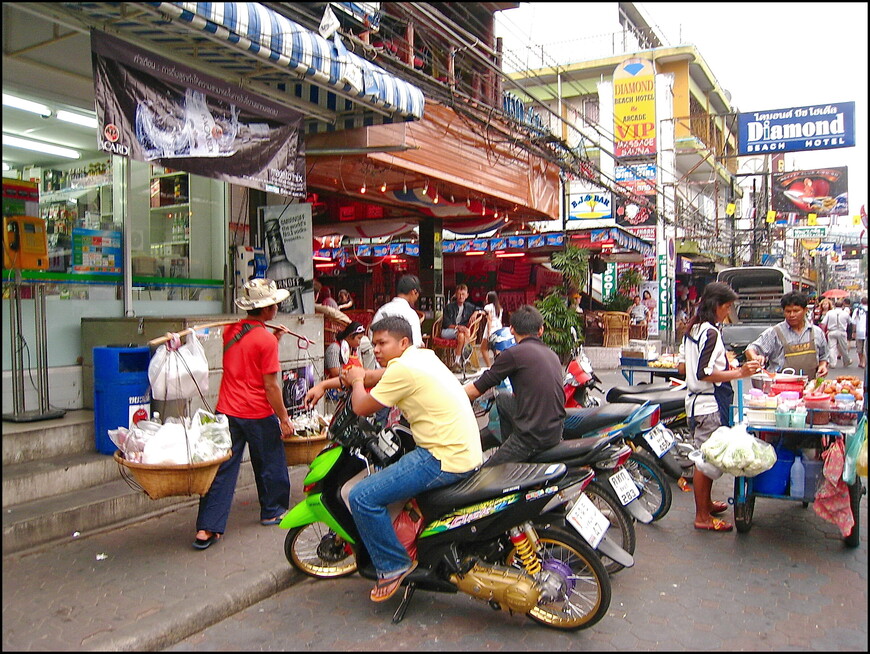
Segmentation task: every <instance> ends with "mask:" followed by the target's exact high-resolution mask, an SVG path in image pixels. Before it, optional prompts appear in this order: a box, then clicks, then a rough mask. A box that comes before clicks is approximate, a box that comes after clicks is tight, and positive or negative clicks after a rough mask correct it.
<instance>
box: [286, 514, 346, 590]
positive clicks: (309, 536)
mask: <svg viewBox="0 0 870 654" xmlns="http://www.w3.org/2000/svg"><path fill="white" fill-rule="evenodd" d="M284 556H286V557H287V560H288V561H289V562H290V565H292V566H293V567H294V568H296V569H297V570H299V571H300V572H303V573H305V574H307V575H308V576H309V577H315V578H317V579H333V578H335V577H346V576H347V575H350V574H353V573H354V572H356V556H355V555H354V553H353V550H352V549H351V548H350V545H349V544H348V543H347V541H345V540H344V539H343V538H341V537H340V536H339V535H338V534H336V533H335V532H334V531H332V530H331V529H330V528H329V527H328V526H327V525H326V524H325V523H323V522H312V523H311V524H307V525H303V526H301V527H294V528H293V529H291V530H290V531H288V532H287V536H286V537H285V538H284Z"/></svg>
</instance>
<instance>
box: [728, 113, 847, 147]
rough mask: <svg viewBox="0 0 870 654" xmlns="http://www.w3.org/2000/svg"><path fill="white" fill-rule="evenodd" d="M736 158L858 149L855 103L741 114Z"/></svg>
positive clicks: (738, 117)
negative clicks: (776, 153)
mask: <svg viewBox="0 0 870 654" xmlns="http://www.w3.org/2000/svg"><path fill="white" fill-rule="evenodd" d="M737 128H738V136H737V138H738V147H737V154H739V155H744V154H756V153H758V152H802V151H805V150H830V149H832V148H849V147H852V146H854V145H855V103H854V102H838V103H835V104H822V105H814V106H810V107H792V108H791V109H775V110H773V111H754V112H751V113H745V114H738V116H737Z"/></svg>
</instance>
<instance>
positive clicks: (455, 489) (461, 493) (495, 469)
mask: <svg viewBox="0 0 870 654" xmlns="http://www.w3.org/2000/svg"><path fill="white" fill-rule="evenodd" d="M566 470H567V468H566V466H565V465H564V464H561V463H558V464H553V463H502V464H501V465H497V466H492V467H491V468H481V469H480V470H478V471H477V472H476V473H474V474H473V475H471V476H470V477H468V478H467V479H463V480H462V481H460V482H459V483H457V484H451V485H450V486H445V487H443V488H436V489H435V490H433V491H429V492H428V493H423V494H422V495H420V496H418V497H417V503H418V504H419V505H420V508H421V509H422V511H423V514H424V515H427V516H433V517H435V516H443V515H444V514H445V513H447V512H449V511H451V510H452V509H455V508H457V507H461V506H468V505H470V504H474V503H476V502H482V501H484V500H489V499H494V498H498V497H501V496H503V495H509V494H511V493H515V492H517V491H521V490H525V489H527V488H534V487H535V486H541V485H543V484H545V483H547V482H548V481H552V480H554V479H559V478H561V477H562V476H563V475H564V474H565V471H566Z"/></svg>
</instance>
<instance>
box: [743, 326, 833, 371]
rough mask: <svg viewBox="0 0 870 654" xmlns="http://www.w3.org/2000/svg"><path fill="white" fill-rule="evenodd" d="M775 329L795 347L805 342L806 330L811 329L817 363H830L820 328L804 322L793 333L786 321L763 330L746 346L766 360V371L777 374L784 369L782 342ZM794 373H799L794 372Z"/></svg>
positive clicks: (825, 340)
mask: <svg viewBox="0 0 870 654" xmlns="http://www.w3.org/2000/svg"><path fill="white" fill-rule="evenodd" d="M776 327H779V328H780V329H781V330H782V333H783V334H785V340H786V343H787V344H788V345H797V344H798V343H803V342H805V341H806V340H807V339H808V335H807V330H809V329H812V330H813V339H814V340H815V343H816V352H817V353H818V356H819V363H821V362H822V361H827V362H828V363H830V359H829V357H828V340H827V338H826V337H825V333H824V332H823V331H822V330H821V328H820V327H816V326H815V325H813V324H812V323H809V322H808V321H807V322H804V326H803V328H802V329H800V330H798V331H795V330H793V329H792V328H791V327H789V326H788V321H786V320H783V321H782V322H781V323H779V324H778V325H775V326H774V327H768V328H767V329H765V330H764V332H763V333H762V334H761V336H759V337H758V338H756V339H755V340H754V341H752V343H750V344H749V345H748V346H747V347H751V348H752V349H753V350H755V351H756V352H758V354H760V355H762V356H763V357H764V358H765V359H766V361H767V364H766V365H765V367H766V368H767V369H768V370H770V371H772V372H779V371H781V370H782V369H783V368H784V367H785V350H784V348H783V347H782V342H781V341H780V340H779V336H777V333H776ZM795 372H799V371H797V370H795Z"/></svg>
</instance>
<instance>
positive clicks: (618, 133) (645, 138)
mask: <svg viewBox="0 0 870 654" xmlns="http://www.w3.org/2000/svg"><path fill="white" fill-rule="evenodd" d="M655 88H656V80H655V67H654V66H653V63H652V62H651V61H649V60H647V59H638V58H632V59H626V60H625V61H623V62H622V63H621V64H619V66H617V67H616V71H614V73H613V135H614V136H613V152H614V155H615V156H617V157H643V156H647V155H651V154H655V153H656V92H655Z"/></svg>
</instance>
